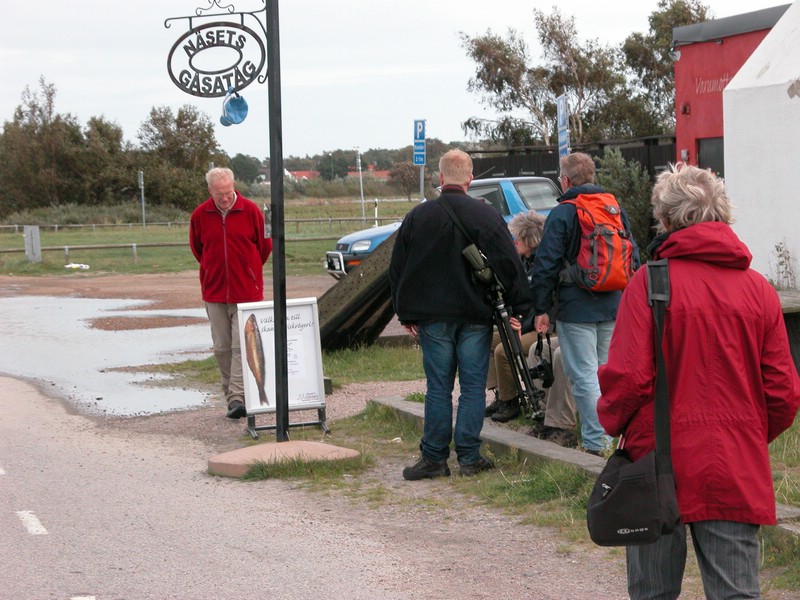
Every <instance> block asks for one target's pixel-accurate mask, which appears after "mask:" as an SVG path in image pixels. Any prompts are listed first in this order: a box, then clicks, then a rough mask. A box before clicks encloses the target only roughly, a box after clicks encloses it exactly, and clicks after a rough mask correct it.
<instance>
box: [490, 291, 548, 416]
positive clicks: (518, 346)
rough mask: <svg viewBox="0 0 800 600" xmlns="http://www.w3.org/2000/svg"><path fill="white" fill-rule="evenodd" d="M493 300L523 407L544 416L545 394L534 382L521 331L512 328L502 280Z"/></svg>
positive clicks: (491, 292) (527, 412)
mask: <svg viewBox="0 0 800 600" xmlns="http://www.w3.org/2000/svg"><path fill="white" fill-rule="evenodd" d="M490 299H491V303H492V308H493V309H494V315H493V316H494V322H495V325H496V326H497V333H498V335H499V336H500V343H502V344H503V350H505V353H506V358H507V359H508V364H509V366H510V367H511V376H512V379H513V380H514V387H516V389H517V398H518V399H519V402H520V407H521V408H522V410H523V412H524V413H525V414H526V415H527V417H528V418H529V419H543V418H544V406H543V403H542V400H543V399H544V397H545V393H544V392H543V391H542V390H540V389H538V388H536V387H535V386H534V385H533V378H532V377H531V372H530V369H529V367H528V357H527V356H525V352H524V350H523V349H522V343H521V342H520V339H519V334H518V333H517V332H516V331H514V329H513V327H511V321H510V318H511V316H510V315H509V313H508V308H507V307H506V303H505V298H504V297H503V288H502V286H501V285H500V283H499V282H498V281H495V282H494V284H493V285H492V286H491V287H490Z"/></svg>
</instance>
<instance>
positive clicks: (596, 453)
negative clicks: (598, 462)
mask: <svg viewBox="0 0 800 600" xmlns="http://www.w3.org/2000/svg"><path fill="white" fill-rule="evenodd" d="M583 451H584V452H586V454H592V455H594V456H599V457H600V458H605V457H606V453H605V452H604V451H603V450H590V449H589V448H586V447H585V446H584V447H583Z"/></svg>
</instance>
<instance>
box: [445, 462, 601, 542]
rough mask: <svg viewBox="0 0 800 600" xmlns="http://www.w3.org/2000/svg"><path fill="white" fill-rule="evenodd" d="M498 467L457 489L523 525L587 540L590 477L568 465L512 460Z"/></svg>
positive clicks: (460, 481)
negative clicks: (561, 530)
mask: <svg viewBox="0 0 800 600" xmlns="http://www.w3.org/2000/svg"><path fill="white" fill-rule="evenodd" d="M496 466H497V468H496V469H495V470H494V471H490V472H487V473H485V474H483V475H482V476H480V477H471V478H459V479H458V480H456V484H457V485H456V487H457V488H459V489H461V491H463V492H465V493H467V494H469V495H472V496H475V497H478V498H480V499H481V500H482V501H483V502H484V503H486V504H487V505H489V506H491V507H493V508H499V509H502V510H504V511H505V512H507V513H511V514H514V515H517V516H519V517H520V518H521V520H522V522H525V523H531V524H535V525H540V526H548V527H557V528H559V529H565V530H568V529H571V530H573V533H572V534H571V535H570V537H573V538H574V537H576V536H578V535H579V534H580V535H581V536H583V537H585V534H586V504H587V502H588V499H589V493H590V492H591V490H592V486H593V485H594V479H593V478H592V477H591V476H589V475H588V474H586V473H584V472H583V471H579V470H578V469H575V468H573V467H570V466H568V465H563V464H557V463H550V462H547V461H542V462H538V463H534V464H531V463H520V462H518V461H517V460H516V459H515V458H513V457H510V458H503V459H500V460H499V461H497V464H496ZM576 528H577V529H576Z"/></svg>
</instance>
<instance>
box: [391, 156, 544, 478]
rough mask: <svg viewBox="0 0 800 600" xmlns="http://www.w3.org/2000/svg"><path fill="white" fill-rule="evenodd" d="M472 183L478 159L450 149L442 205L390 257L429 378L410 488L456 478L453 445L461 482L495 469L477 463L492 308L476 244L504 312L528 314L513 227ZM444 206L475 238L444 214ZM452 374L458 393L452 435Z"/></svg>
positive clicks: (420, 214) (426, 213) (427, 209)
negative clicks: (474, 262) (478, 272)
mask: <svg viewBox="0 0 800 600" xmlns="http://www.w3.org/2000/svg"><path fill="white" fill-rule="evenodd" d="M471 181H472V159H471V158H470V157H469V155H468V154H467V153H465V152H462V151H461V150H451V151H449V152H447V153H446V154H445V155H444V156H442V158H441V160H440V161H439V182H440V184H441V185H442V189H441V196H440V197H439V198H437V199H436V200H431V201H429V202H424V203H422V204H420V205H418V206H416V207H415V208H414V209H413V210H411V211H410V212H409V213H408V215H406V217H405V218H404V219H403V224H402V225H401V226H400V229H399V230H398V233H397V239H396V241H395V245H394V250H393V252H392V260H391V265H390V269H389V278H390V281H391V285H392V301H393V303H394V309H395V312H396V313H397V316H398V319H399V320H400V323H402V324H403V326H405V328H406V329H407V330H408V331H409V333H411V335H413V336H415V337H417V338H418V339H419V345H420V348H421V349H422V361H423V367H424V369H425V376H426V378H427V392H426V394H425V426H424V432H423V436H422V440H421V441H420V454H421V456H420V459H419V461H418V462H417V463H415V464H414V465H412V466H410V467H407V468H405V469H404V470H403V477H405V478H406V479H408V480H417V479H424V478H429V477H442V476H448V475H450V469H449V467H448V466H447V459H448V457H449V456H450V441H451V438H452V439H453V441H454V443H455V450H456V457H457V458H458V462H459V465H460V474H461V475H474V474H476V473H480V472H481V471H485V470H487V469H491V468H492V466H493V465H492V463H491V462H490V461H489V460H487V459H486V458H484V457H483V456H481V454H480V446H481V439H480V433H481V429H482V427H483V417H484V409H485V402H486V392H485V388H484V385H485V383H486V374H487V371H488V368H489V354H490V349H491V341H492V316H493V307H492V305H491V304H490V302H489V300H488V296H487V287H486V285H484V284H481V283H477V282H476V281H475V279H474V277H473V271H472V269H471V267H470V266H469V264H468V263H467V261H466V260H465V258H464V257H463V256H462V254H461V251H462V250H463V249H464V248H465V247H466V246H468V245H469V244H470V243H474V244H475V245H476V246H477V247H478V248H479V249H480V250H481V251H482V252H483V253H484V254H485V256H486V257H487V258H488V260H489V264H490V265H491V268H492V270H493V271H494V273H495V275H496V277H497V280H498V281H499V282H500V283H501V284H502V286H503V288H504V289H505V294H504V297H505V300H506V303H507V305H508V306H510V307H513V312H512V313H511V314H522V313H524V312H525V311H526V310H527V309H528V308H529V307H530V302H531V300H530V298H529V288H528V279H527V276H526V275H525V271H524V270H523V268H522V262H521V261H520V259H519V256H518V255H517V251H516V250H515V248H514V244H513V242H512V240H511V235H510V233H509V231H508V227H507V226H506V223H505V221H504V220H503V218H502V217H501V216H500V214H499V213H498V212H497V211H496V210H495V209H494V208H493V207H492V206H490V205H488V204H486V203H485V202H483V201H481V200H478V199H475V198H472V197H470V196H468V195H467V193H466V192H467V188H468V187H469V184H470V182H471ZM445 202H446V203H447V204H448V205H449V206H450V208H451V209H452V211H453V212H454V213H455V214H456V216H457V217H458V218H459V220H460V221H461V223H462V225H463V227H464V229H465V231H466V233H467V234H468V237H469V238H471V239H468V237H467V236H465V235H464V234H463V233H462V232H461V230H460V229H459V227H458V226H457V225H456V223H455V222H454V221H453V219H452V218H451V217H450V215H449V214H448V213H447V212H446V210H445V208H444V207H443V203H445ZM510 311H511V309H510ZM456 372H458V378H459V385H460V387H461V394H460V396H459V399H458V412H457V415H456V424H455V430H453V404H452V393H453V386H454V384H455V377H456Z"/></svg>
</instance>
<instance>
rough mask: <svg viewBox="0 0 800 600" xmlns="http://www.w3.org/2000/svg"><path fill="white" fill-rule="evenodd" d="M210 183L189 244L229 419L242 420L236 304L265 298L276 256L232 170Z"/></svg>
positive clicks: (212, 176) (212, 174) (215, 174)
mask: <svg viewBox="0 0 800 600" xmlns="http://www.w3.org/2000/svg"><path fill="white" fill-rule="evenodd" d="M206 182H207V183H208V191H209V194H210V195H211V197H210V198H208V199H207V200H206V201H205V202H203V203H202V204H201V205H200V206H198V207H197V208H196V209H195V210H194V212H193V213H192V218H191V221H190V227H189V244H190V246H191V247H192V252H193V253H194V256H195V258H196V259H197V262H199V263H200V288H201V290H202V294H203V301H204V302H205V304H206V313H207V314H208V320H209V323H210V324H211V339H212V341H213V343H214V358H215V359H216V361H217V366H218V367H219V372H220V376H221V379H222V389H223V391H224V393H225V401H226V402H227V405H228V413H227V416H228V417H229V418H231V419H240V418H242V417H244V416H246V415H247V409H246V407H245V403H244V379H243V373H242V355H241V344H240V341H239V316H238V310H237V304H238V303H239V302H260V301H261V300H263V299H264V276H263V273H262V268H263V266H264V263H266V262H267V259H268V258H269V255H270V253H271V252H272V239H271V238H267V237H264V215H263V214H262V212H261V210H260V209H259V208H258V206H256V204H255V203H254V202H252V201H250V200H248V199H247V198H245V197H244V196H242V195H241V194H240V193H239V192H237V191H236V190H235V189H234V181H233V171H231V170H230V169H225V168H219V167H217V168H214V169H211V170H210V171H209V172H208V173H206Z"/></svg>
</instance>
